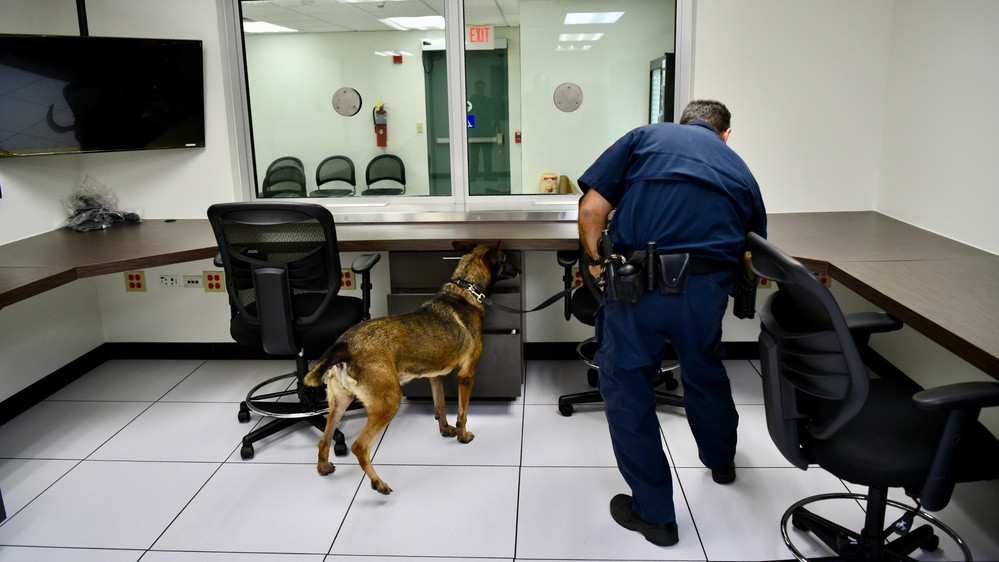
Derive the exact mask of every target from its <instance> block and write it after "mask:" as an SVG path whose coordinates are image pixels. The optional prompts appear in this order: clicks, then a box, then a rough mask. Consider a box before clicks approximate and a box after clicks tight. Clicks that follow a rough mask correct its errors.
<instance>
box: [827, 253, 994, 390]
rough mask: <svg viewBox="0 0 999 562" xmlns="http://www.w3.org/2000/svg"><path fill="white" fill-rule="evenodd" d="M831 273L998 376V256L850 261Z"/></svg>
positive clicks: (835, 267)
mask: <svg viewBox="0 0 999 562" xmlns="http://www.w3.org/2000/svg"><path fill="white" fill-rule="evenodd" d="M829 269H830V274H831V275H832V277H833V279H836V280H837V281H838V282H840V283H842V284H843V285H844V286H845V287H847V288H848V289H850V290H852V291H854V292H855V293H857V294H858V295H860V296H862V297H864V298H865V299H867V300H868V301H870V302H872V303H875V304H877V306H878V307H880V308H881V309H882V310H885V311H886V312H888V313H890V314H892V315H894V316H895V317H896V318H898V319H899V320H901V321H902V322H904V323H905V324H907V325H909V326H911V327H912V328H913V329H915V330H916V331H918V332H920V333H921V334H923V335H925V336H926V337H928V338H930V339H931V340H933V341H935V342H937V343H938V344H940V345H942V346H943V347H944V348H946V349H947V350H949V351H951V352H952V353H954V354H955V355H957V356H959V357H961V358H963V359H964V360H965V361H967V362H969V363H971V364H972V365H974V366H975V367H978V368H979V369H981V370H982V371H984V372H986V373H988V374H989V375H992V377H994V378H997V379H999V353H997V352H999V329H997V327H999V296H997V289H999V257H995V256H993V257H990V258H959V259H945V260H911V261H865V262H861V261H849V262H836V263H832V264H830V266H829Z"/></svg>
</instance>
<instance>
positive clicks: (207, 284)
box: [201, 271, 225, 293]
mask: <svg viewBox="0 0 999 562" xmlns="http://www.w3.org/2000/svg"><path fill="white" fill-rule="evenodd" d="M201 283H202V285H203V286H204V288H205V292H206V293H224V292H225V278H224V277H223V273H222V272H221V271H202V272H201Z"/></svg>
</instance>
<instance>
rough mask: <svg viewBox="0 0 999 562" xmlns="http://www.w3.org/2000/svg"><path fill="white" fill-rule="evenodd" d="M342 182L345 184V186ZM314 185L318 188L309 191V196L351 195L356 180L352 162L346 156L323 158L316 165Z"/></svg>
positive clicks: (355, 186) (354, 189) (354, 188)
mask: <svg viewBox="0 0 999 562" xmlns="http://www.w3.org/2000/svg"><path fill="white" fill-rule="evenodd" d="M333 182H340V183H333ZM343 184H346V187H344V185H343ZM333 186H339V187H333ZM316 187H318V188H319V189H316V190H315V191H313V192H312V193H310V194H309V196H310V197H349V196H351V195H353V194H354V192H355V191H356V188H357V181H356V179H355V178H354V162H353V161H352V160H351V159H350V158H348V157H346V156H330V157H328V158H325V159H324V160H323V161H322V162H320V163H319V166H318V167H316Z"/></svg>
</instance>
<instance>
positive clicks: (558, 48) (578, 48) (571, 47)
mask: <svg viewBox="0 0 999 562" xmlns="http://www.w3.org/2000/svg"><path fill="white" fill-rule="evenodd" d="M592 47H593V45H562V44H559V45H557V46H556V47H555V50H556V51H559V52H566V51H589V50H590V49H591V48H592Z"/></svg>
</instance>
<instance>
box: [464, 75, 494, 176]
mask: <svg viewBox="0 0 999 562" xmlns="http://www.w3.org/2000/svg"><path fill="white" fill-rule="evenodd" d="M468 101H469V102H470V103H471V104H472V114H473V115H474V116H475V127H473V128H471V129H469V130H468V138H469V143H468V163H469V166H468V170H469V172H468V174H469V177H471V178H472V179H475V178H482V179H489V178H491V177H492V173H493V144H495V142H496V134H497V133H499V132H500V128H499V108H498V107H497V106H496V104H495V103H494V102H493V100H492V99H490V98H489V96H487V95H486V83H485V82H484V81H482V80H476V81H475V93H474V94H472V97H470V98H469V99H468ZM473 139H475V140H473ZM480 160H481V161H482V171H481V172H479V161H480Z"/></svg>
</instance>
